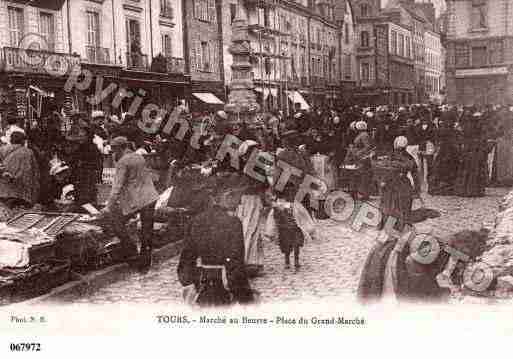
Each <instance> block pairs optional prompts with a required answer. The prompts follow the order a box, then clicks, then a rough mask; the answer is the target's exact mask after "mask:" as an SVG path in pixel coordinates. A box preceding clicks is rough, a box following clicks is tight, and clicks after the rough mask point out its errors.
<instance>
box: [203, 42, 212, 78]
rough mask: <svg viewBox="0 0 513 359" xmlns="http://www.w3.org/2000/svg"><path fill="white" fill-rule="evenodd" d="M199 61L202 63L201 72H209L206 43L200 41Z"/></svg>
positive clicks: (208, 55)
mask: <svg viewBox="0 0 513 359" xmlns="http://www.w3.org/2000/svg"><path fill="white" fill-rule="evenodd" d="M201 59H202V60H203V61H202V62H203V63H202V70H203V71H209V70H210V52H209V48H208V42H206V41H202V42H201Z"/></svg>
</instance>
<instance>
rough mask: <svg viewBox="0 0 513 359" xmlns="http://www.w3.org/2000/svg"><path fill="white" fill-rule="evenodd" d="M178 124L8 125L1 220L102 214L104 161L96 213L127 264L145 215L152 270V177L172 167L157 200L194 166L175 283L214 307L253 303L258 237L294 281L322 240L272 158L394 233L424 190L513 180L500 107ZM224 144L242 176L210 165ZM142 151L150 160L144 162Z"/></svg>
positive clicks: (354, 110)
mask: <svg viewBox="0 0 513 359" xmlns="http://www.w3.org/2000/svg"><path fill="white" fill-rule="evenodd" d="M173 116H180V117H182V118H184V119H186V120H187V121H189V124H190V126H189V129H190V131H188V132H187V133H186V134H185V137H183V136H177V133H178V131H180V129H179V126H175V127H173V128H172V130H171V131H164V129H165V128H166V121H162V119H161V118H153V121H154V122H155V123H156V126H153V128H154V129H157V130H156V131H144V128H141V126H140V125H139V122H138V120H139V118H138V117H137V116H134V115H132V114H123V115H122V116H120V117H118V116H116V115H106V114H105V113H104V112H102V111H93V113H91V114H84V113H77V114H74V115H72V116H71V121H70V123H71V125H70V126H68V128H66V129H65V130H64V129H63V128H64V127H66V126H65V125H64V122H65V121H63V118H62V117H61V116H60V115H59V114H58V113H56V112H53V113H51V114H49V115H48V116H45V117H44V118H42V119H40V120H38V121H32V122H30V121H26V120H25V119H21V120H20V119H19V118H15V117H10V118H8V119H7V126H6V128H5V131H4V133H5V135H4V136H3V137H2V141H3V142H4V145H3V146H2V147H0V161H1V164H2V166H1V170H2V178H1V179H0V200H1V201H2V203H3V204H4V207H6V208H8V209H13V208H16V207H24V208H31V207H33V206H35V205H38V206H41V207H42V208H44V209H51V210H55V209H56V203H59V201H64V202H65V201H67V200H69V201H72V203H73V207H72V208H73V209H72V210H73V211H82V210H83V209H82V206H83V205H84V204H87V203H91V204H95V205H99V204H98V203H97V198H98V193H97V185H98V184H99V183H101V181H102V171H103V168H104V161H105V160H106V158H107V156H106V155H109V154H111V153H112V154H113V155H114V156H113V157H114V160H115V162H116V173H115V178H114V184H113V189H112V192H111V194H110V196H109V199H108V201H107V203H106V206H105V209H104V210H103V212H102V213H103V215H104V216H105V217H106V218H109V219H110V221H109V222H110V223H111V226H112V227H113V228H114V233H115V234H116V235H117V236H118V237H120V239H121V241H122V243H123V247H124V249H125V254H126V255H125V258H132V257H133V256H136V255H137V249H136V247H135V246H134V245H133V243H131V239H130V236H129V234H128V233H127V231H126V228H125V227H124V223H125V222H126V221H127V219H128V218H130V217H132V216H133V215H134V214H137V213H139V214H140V218H141V221H142V222H143V223H142V229H143V230H142V232H143V233H142V235H141V238H142V239H141V242H142V247H141V248H142V249H141V251H140V253H139V255H140V256H141V257H142V258H143V261H142V263H143V265H142V267H143V269H147V268H148V267H149V266H150V265H151V242H152V231H153V221H154V212H155V202H156V200H157V198H158V192H157V188H158V187H159V186H157V184H154V183H153V181H152V180H151V179H150V178H149V174H148V171H147V170H148V167H149V166H153V167H158V168H159V169H161V170H162V169H164V170H167V173H168V175H167V176H164V177H165V178H164V180H163V181H161V183H159V185H160V188H164V189H165V188H167V187H169V186H170V185H171V184H174V185H175V186H176V184H177V183H179V182H180V180H179V179H180V177H182V178H185V177H184V176H185V174H186V173H187V171H188V170H190V169H191V168H198V167H199V168H201V171H200V173H201V176H203V177H210V178H212V183H211V188H215V191H213V192H212V191H211V192H210V195H208V196H207V195H206V196H204V197H203V198H201V199H200V200H199V202H200V203H199V205H197V208H198V210H197V211H196V213H195V217H194V218H193V220H192V222H191V225H190V226H189V227H188V230H187V231H186V236H185V247H184V250H183V252H182V255H181V258H180V264H179V266H178V274H179V279H180V281H181V283H182V284H183V285H184V286H186V287H187V288H189V289H191V290H192V292H195V293H196V294H197V295H192V297H193V298H194V300H195V301H196V303H201V304H220V303H228V302H232V301H234V300H235V301H239V302H250V301H252V300H254V295H253V292H252V291H251V289H250V287H249V282H248V280H247V279H248V277H251V276H255V275H260V274H262V273H263V272H264V271H265V268H263V244H262V243H263V241H264V240H265V239H266V238H268V239H271V240H275V241H276V242H277V243H278V245H279V248H280V250H281V252H282V253H283V255H284V263H285V268H287V269H288V268H290V264H291V263H290V256H291V254H293V260H294V268H295V270H296V271H297V270H299V268H300V266H301V261H300V248H301V247H302V246H303V245H304V244H305V239H308V238H310V237H315V236H316V235H317V234H316V226H315V225H314V220H313V219H312V218H313V217H315V216H321V215H322V214H321V213H319V212H315V211H314V209H313V208H310V202H309V201H308V199H309V198H305V199H304V200H303V202H301V203H299V202H297V200H296V197H295V196H296V193H297V192H298V190H299V186H300V184H301V181H302V179H301V178H299V177H297V178H296V177H294V176H292V177H290V179H289V181H288V182H287V183H286V186H285V188H284V189H283V190H281V191H275V190H274V184H275V183H274V181H275V180H276V178H279V173H278V172H279V170H278V168H277V167H276V166H275V165H274V164H276V163H277V161H283V162H286V163H288V164H289V165H292V166H294V167H296V168H297V169H299V170H301V172H302V174H303V176H304V175H312V176H316V177H318V178H320V179H322V180H323V181H324V182H325V183H326V185H327V187H328V189H344V190H347V191H349V193H350V194H351V195H352V197H353V198H354V199H355V200H358V201H365V200H369V199H370V198H371V196H380V203H381V204H380V206H381V210H382V212H383V215H384V216H383V218H384V221H385V220H386V218H388V217H389V216H394V217H395V218H397V219H398V220H399V224H398V226H399V227H401V226H404V225H406V224H407V223H410V222H411V212H412V203H413V200H414V199H415V198H419V197H420V196H421V193H422V192H423V191H427V192H429V193H430V194H431V195H457V196H468V197H473V196H483V195H485V187H486V186H488V185H490V184H492V183H506V182H507V181H510V180H511V179H513V168H512V165H511V162H512V161H511V159H512V158H511V155H512V153H511V151H512V143H511V136H512V134H513V133H512V131H511V123H512V116H513V112H512V111H511V109H510V108H508V107H501V106H494V107H492V106H489V107H486V108H474V107H449V106H435V105H411V106H405V107H400V108H398V109H394V110H392V109H390V108H388V107H387V106H378V107H375V108H370V107H368V108H363V107H359V106H352V107H347V108H338V109H335V108H330V109H312V110H307V111H303V110H300V109H299V108H297V109H296V110H295V111H293V113H291V114H290V115H288V116H287V115H285V114H283V113H282V112H280V111H275V112H272V113H267V114H258V116H257V120H256V121H253V122H252V123H251V124H247V123H241V122H240V121H238V119H237V118H234V116H232V115H230V114H227V113H226V112H224V111H218V112H217V113H215V114H213V115H212V116H209V117H207V120H205V118H203V119H202V120H201V121H194V120H193V118H194V116H191V114H190V113H188V110H187V108H186V106H185V104H184V103H182V104H181V105H180V106H179V107H178V108H177V109H176V111H174V112H173ZM155 123H154V124H153V125H155ZM227 134H231V135H234V136H237V137H238V138H239V139H240V141H241V145H240V147H239V148H238V152H239V154H240V158H241V160H242V164H241V165H239V166H238V167H236V168H234V167H232V163H231V162H230V158H229V157H227V158H225V159H221V160H220V159H218V158H216V150H217V149H218V146H219V144H220V143H221V142H222V140H223V138H224V136H225V135H227ZM192 142H194V143H196V144H197V146H191V143H192ZM254 149H258V150H259V151H261V152H265V153H267V154H269V158H272V160H271V161H270V162H269V164H268V170H266V171H263V173H262V175H263V176H264V177H265V178H266V180H267V182H265V183H262V182H261V181H257V180H255V179H253V178H249V177H248V176H247V175H246V174H245V173H244V171H243V169H244V163H245V162H246V161H248V158H249V155H250V153H251V151H252V150H254ZM150 154H152V155H154V156H153V157H155V158H157V161H153V160H152V163H151V164H150V163H149V162H148V155H150ZM182 183H184V182H182ZM176 187H179V186H176ZM199 262H200V263H199ZM189 297H190V296H189Z"/></svg>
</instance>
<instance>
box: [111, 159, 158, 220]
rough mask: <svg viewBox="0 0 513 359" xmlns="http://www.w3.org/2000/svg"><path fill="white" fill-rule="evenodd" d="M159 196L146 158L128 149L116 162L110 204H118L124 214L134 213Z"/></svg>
mask: <svg viewBox="0 0 513 359" xmlns="http://www.w3.org/2000/svg"><path fill="white" fill-rule="evenodd" d="M157 198H158V193H157V190H156V189H155V186H154V185H153V180H152V179H151V176H150V173H149V170H148V168H147V167H146V160H145V159H144V157H143V156H141V155H139V154H137V153H135V152H132V151H129V150H127V152H126V153H125V154H124V155H123V156H122V157H121V158H120V159H119V161H118V162H117V163H116V174H115V176H114V184H113V185H112V191H111V194H110V198H109V204H115V203H116V204H118V205H119V208H120V209H121V211H122V212H123V214H124V215H127V214H130V213H134V212H136V211H138V210H140V209H142V208H143V207H146V206H147V205H149V204H151V203H152V202H155V201H156V200H157Z"/></svg>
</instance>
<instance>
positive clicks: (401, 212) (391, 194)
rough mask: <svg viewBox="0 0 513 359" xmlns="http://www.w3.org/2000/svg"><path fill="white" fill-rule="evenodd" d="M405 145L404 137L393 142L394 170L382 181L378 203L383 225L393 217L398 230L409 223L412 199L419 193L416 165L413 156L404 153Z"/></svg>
mask: <svg viewBox="0 0 513 359" xmlns="http://www.w3.org/2000/svg"><path fill="white" fill-rule="evenodd" d="M407 145H408V140H407V139H406V137H404V136H399V137H397V138H396V139H395V140H394V151H393V152H392V154H391V155H390V160H391V162H392V165H393V167H394V169H395V170H394V171H393V173H390V174H389V176H388V178H386V179H385V181H384V182H385V184H384V186H383V194H382V196H381V203H380V208H381V213H382V214H383V223H386V220H387V219H388V217H389V216H392V217H395V218H396V219H397V222H396V227H397V228H398V229H399V230H400V229H402V228H403V227H404V225H405V224H406V223H408V222H409V221H410V216H411V210H412V204H413V199H414V198H415V197H417V196H418V195H419V193H420V181H419V177H418V170H417V164H416V162H415V159H414V158H413V156H412V155H410V154H409V153H408V152H406V146H407ZM408 175H409V176H410V177H411V178H412V179H413V183H411V181H410V178H409V177H408Z"/></svg>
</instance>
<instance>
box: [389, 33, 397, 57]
mask: <svg viewBox="0 0 513 359" xmlns="http://www.w3.org/2000/svg"><path fill="white" fill-rule="evenodd" d="M390 45H391V46H392V49H391V52H392V54H394V55H397V31H394V30H392V40H391V41H390Z"/></svg>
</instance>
